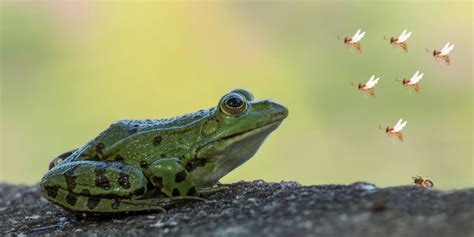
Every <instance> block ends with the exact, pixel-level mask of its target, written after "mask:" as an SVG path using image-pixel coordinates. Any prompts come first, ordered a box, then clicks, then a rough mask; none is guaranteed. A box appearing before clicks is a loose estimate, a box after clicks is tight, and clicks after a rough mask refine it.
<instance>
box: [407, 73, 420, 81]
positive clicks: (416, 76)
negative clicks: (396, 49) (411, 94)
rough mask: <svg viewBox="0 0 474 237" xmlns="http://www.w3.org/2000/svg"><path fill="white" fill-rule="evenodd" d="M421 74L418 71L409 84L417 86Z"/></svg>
mask: <svg viewBox="0 0 474 237" xmlns="http://www.w3.org/2000/svg"><path fill="white" fill-rule="evenodd" d="M419 73H420V71H416V72H415V74H413V76H411V78H410V82H409V83H408V84H415V83H417V82H418V79H417V78H418V74H419Z"/></svg>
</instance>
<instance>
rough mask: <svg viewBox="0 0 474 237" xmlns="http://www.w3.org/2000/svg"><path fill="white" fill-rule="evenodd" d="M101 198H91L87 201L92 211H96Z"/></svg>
mask: <svg viewBox="0 0 474 237" xmlns="http://www.w3.org/2000/svg"><path fill="white" fill-rule="evenodd" d="M99 202H100V198H98V197H90V198H88V199H87V208H89V209H90V210H92V209H94V208H95V207H96V206H97V205H99Z"/></svg>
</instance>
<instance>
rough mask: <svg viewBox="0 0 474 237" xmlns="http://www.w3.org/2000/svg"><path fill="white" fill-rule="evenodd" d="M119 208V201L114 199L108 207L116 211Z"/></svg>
mask: <svg viewBox="0 0 474 237" xmlns="http://www.w3.org/2000/svg"><path fill="white" fill-rule="evenodd" d="M119 206H120V199H118V198H116V199H114V202H112V204H111V205H110V207H111V208H112V209H118V208H119Z"/></svg>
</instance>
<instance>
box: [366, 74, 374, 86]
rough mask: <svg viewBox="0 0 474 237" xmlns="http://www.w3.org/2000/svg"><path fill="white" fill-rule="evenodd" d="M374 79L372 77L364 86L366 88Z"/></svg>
mask: <svg viewBox="0 0 474 237" xmlns="http://www.w3.org/2000/svg"><path fill="white" fill-rule="evenodd" d="M374 79H375V75H372V76H371V77H370V78H369V80H368V81H367V83H365V86H368V85H370V84H371V83H372V81H373V80H374Z"/></svg>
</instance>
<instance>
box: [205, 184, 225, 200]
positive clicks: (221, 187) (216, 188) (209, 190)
mask: <svg viewBox="0 0 474 237" xmlns="http://www.w3.org/2000/svg"><path fill="white" fill-rule="evenodd" d="M229 189H230V188H229V187H228V186H225V185H219V186H212V187H205V188H200V189H199V191H198V193H199V195H200V196H204V197H205V196H209V195H211V194H214V193H217V192H221V191H225V190H229Z"/></svg>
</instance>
